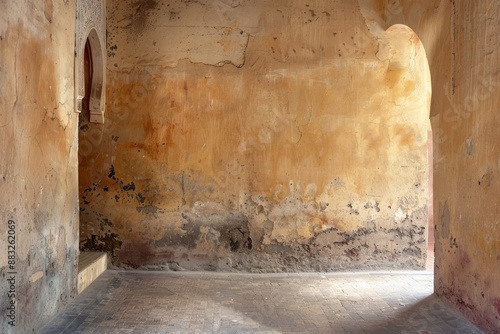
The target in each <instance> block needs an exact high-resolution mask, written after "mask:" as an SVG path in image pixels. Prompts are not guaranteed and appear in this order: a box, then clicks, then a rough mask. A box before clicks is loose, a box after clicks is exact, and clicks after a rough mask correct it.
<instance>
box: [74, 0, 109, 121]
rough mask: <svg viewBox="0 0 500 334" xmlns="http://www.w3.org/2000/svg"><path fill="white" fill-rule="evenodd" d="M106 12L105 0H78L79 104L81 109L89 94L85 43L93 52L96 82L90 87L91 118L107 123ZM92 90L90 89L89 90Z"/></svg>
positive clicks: (76, 100)
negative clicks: (85, 68) (86, 80)
mask: <svg viewBox="0 0 500 334" xmlns="http://www.w3.org/2000/svg"><path fill="white" fill-rule="evenodd" d="M105 18H106V12H105V6H104V2H103V1H97V0H92V1H82V0H80V1H77V10H76V50H75V57H76V59H75V106H76V112H81V111H82V108H83V99H84V97H85V93H86V92H85V74H84V57H85V44H86V43H87V41H88V43H89V45H90V49H91V51H92V52H91V54H92V83H91V86H90V87H91V89H90V94H89V95H90V102H89V109H90V110H89V111H90V122H93V123H104V111H105V103H106V93H105V87H106V75H105V73H106V72H105V69H106V58H105V54H104V50H105V48H106V27H105V22H106V19H105ZM87 93H88V92H87Z"/></svg>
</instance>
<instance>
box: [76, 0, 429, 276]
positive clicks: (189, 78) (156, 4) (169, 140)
mask: <svg viewBox="0 0 500 334" xmlns="http://www.w3.org/2000/svg"><path fill="white" fill-rule="evenodd" d="M107 13H108V20H107V31H108V60H107V64H108V72H107V83H108V87H107V106H106V108H107V113H106V115H107V116H106V122H105V124H102V125H100V124H90V123H87V122H82V123H81V124H80V131H81V132H80V138H81V142H80V152H79V153H80V196H81V202H80V204H81V220H82V226H81V231H80V242H81V246H82V248H83V249H93V250H103V251H109V252H111V253H112V255H113V256H114V263H115V264H116V265H122V266H131V267H151V268H163V269H171V270H181V269H189V270H201V269H203V270H243V271H304V270H337V269H371V268H378V269H381V268H408V269H409V268H413V269H419V268H423V267H424V262H425V254H426V247H427V245H426V237H427V230H426V227H427V177H428V172H427V131H428V129H429V114H428V110H429V104H430V89H431V88H430V77H429V73H428V67H427V60H426V56H425V51H424V49H423V47H422V44H421V43H420V41H419V39H418V37H417V35H416V34H414V33H413V31H411V29H408V28H407V27H404V26H395V27H392V28H390V29H387V30H386V29H381V30H373V29H371V28H370V27H369V26H368V25H367V23H366V21H365V17H364V16H363V13H362V12H361V10H360V6H359V5H358V3H356V2H344V1H334V2H331V1H313V2H310V1H294V2H290V1H272V2H271V1H257V0H255V1H244V2H243V1H232V2H231V1H225V2H223V1H198V2H194V1H168V2H167V1H152V0H149V1H108V6H107Z"/></svg>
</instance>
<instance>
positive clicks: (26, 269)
mask: <svg viewBox="0 0 500 334" xmlns="http://www.w3.org/2000/svg"><path fill="white" fill-rule="evenodd" d="M0 13H2V14H1V15H0V129H1V130H0V133H1V135H0V157H1V158H0V203H1V209H0V245H1V249H0V310H1V315H0V332H1V333H15V332H16V333H32V332H33V331H35V330H38V329H39V328H40V326H41V325H43V324H44V323H45V322H46V321H47V320H48V319H50V317H52V316H53V315H55V314H56V312H57V311H59V310H60V309H61V308H62V307H63V306H64V305H65V304H66V303H67V302H68V301H69V299H70V298H71V297H72V296H74V294H75V287H76V272H75V271H76V259H77V252H78V240H77V239H78V238H77V235H78V191H77V187H76V184H77V143H76V141H75V138H76V136H75V134H76V120H77V115H76V114H75V112H74V103H73V100H74V83H73V68H74V65H73V59H74V34H75V31H74V21H75V7H74V2H73V1H68V0H66V1H26V0H22V1H21V0H20V1H1V2H0ZM9 220H12V221H13V222H15V252H16V256H15V263H14V262H11V263H10V264H9V258H8V254H9V253H8V250H10V251H12V250H13V248H10V249H8V248H7V246H8V245H7V244H8V243H9V242H13V239H12V238H11V239H8V233H9V232H8V231H9V229H8V221H9ZM11 233H12V232H11ZM11 254H12V253H11ZM11 265H12V266H13V267H11ZM10 272H15V274H11V273H10ZM13 276H14V280H12V279H11V278H12V277H13ZM8 280H9V281H8ZM12 283H13V284H12ZM9 291H11V292H10V293H9ZM12 293H14V294H15V302H16V304H15V307H16V312H15V313H16V319H15V321H16V322H15V327H13V326H10V325H9V324H8V322H10V321H11V320H12V319H11V318H10V317H7V316H6V313H8V315H11V312H10V311H6V310H7V307H8V306H9V305H10V302H11V301H13V300H14V296H13V295H12Z"/></svg>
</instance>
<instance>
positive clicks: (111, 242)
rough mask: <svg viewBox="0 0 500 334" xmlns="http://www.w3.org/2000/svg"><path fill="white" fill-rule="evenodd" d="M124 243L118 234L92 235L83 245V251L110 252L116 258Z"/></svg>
mask: <svg viewBox="0 0 500 334" xmlns="http://www.w3.org/2000/svg"><path fill="white" fill-rule="evenodd" d="M122 243H123V242H122V241H121V240H120V239H119V235H118V234H116V233H106V234H104V235H102V236H101V235H94V234H92V235H91V236H90V237H88V238H87V240H85V242H84V243H83V245H82V250H92V251H97V252H110V253H111V254H112V255H113V256H114V255H115V251H116V250H118V249H120V248H121V246H122Z"/></svg>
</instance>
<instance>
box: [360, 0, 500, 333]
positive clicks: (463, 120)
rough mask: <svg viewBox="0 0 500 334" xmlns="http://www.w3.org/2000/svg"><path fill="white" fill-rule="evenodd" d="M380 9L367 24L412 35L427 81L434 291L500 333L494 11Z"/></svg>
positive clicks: (430, 5) (491, 4)
mask: <svg viewBox="0 0 500 334" xmlns="http://www.w3.org/2000/svg"><path fill="white" fill-rule="evenodd" d="M384 2H385V1H363V8H365V11H364V13H365V14H366V15H367V18H368V21H370V22H376V24H377V25H379V26H380V27H382V28H383V27H387V26H390V25H392V24H394V23H403V24H406V25H408V26H410V27H411V28H412V29H414V30H415V32H416V33H417V34H418V35H419V37H420V38H421V39H422V43H423V45H424V46H425V49H426V51H427V56H428V58H429V65H430V69H431V74H432V87H433V96H432V106H431V122H432V130H433V137H434V147H433V150H434V219H435V238H436V244H435V258H436V267H435V291H436V293H437V294H438V295H439V296H440V297H442V298H443V299H444V300H446V301H448V302H449V303H450V304H452V305H454V306H455V307H456V308H457V309H459V310H460V311H461V312H462V313H463V314H464V315H466V316H467V317H468V318H469V319H470V320H472V321H473V322H474V323H476V324H477V325H479V326H480V327H481V328H482V329H484V330H485V331H486V332H488V333H498V331H499V329H500V285H499V284H498V277H499V276H500V241H499V240H500V239H499V238H498V236H499V235H500V225H499V220H498V217H499V203H498V198H500V183H499V182H500V181H499V170H500V150H499V149H498V143H499V142H500V118H499V117H500V116H499V113H498V105H499V103H500V101H499V99H500V77H499V72H500V71H499V68H500V58H499V54H498V44H499V37H498V33H497V32H498V29H499V28H500V22H499V20H498V17H500V13H499V11H500V6H499V5H498V2H496V1H441V0H436V1H411V2H409V3H405V2H402V1H401V2H399V1H392V2H390V3H391V5H390V6H387V5H386V4H384ZM388 14H390V15H388Z"/></svg>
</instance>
